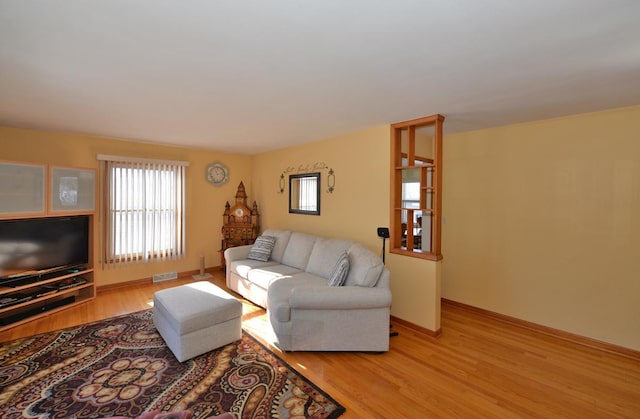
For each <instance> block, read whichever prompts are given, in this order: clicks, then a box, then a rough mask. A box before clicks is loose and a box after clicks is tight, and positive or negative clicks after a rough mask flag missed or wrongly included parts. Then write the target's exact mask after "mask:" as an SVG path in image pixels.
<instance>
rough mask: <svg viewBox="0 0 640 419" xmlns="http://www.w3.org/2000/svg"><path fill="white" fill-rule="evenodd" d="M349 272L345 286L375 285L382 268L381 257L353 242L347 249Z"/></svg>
mask: <svg viewBox="0 0 640 419" xmlns="http://www.w3.org/2000/svg"><path fill="white" fill-rule="evenodd" d="M347 253H348V254H349V274H348V275H347V280H346V281H345V285H346V286H359V287H375V286H376V284H377V283H378V279H379V278H380V274H381V273H382V270H383V269H384V265H383V264H382V259H380V257H379V256H378V255H376V254H375V253H373V252H372V251H371V250H369V249H367V248H366V247H364V246H362V245H361V244H359V243H355V244H354V245H353V246H351V248H350V249H349V251H348V252H347Z"/></svg>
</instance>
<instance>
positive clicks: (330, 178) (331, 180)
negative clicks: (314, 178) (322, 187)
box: [327, 169, 336, 193]
mask: <svg viewBox="0 0 640 419" xmlns="http://www.w3.org/2000/svg"><path fill="white" fill-rule="evenodd" d="M327 186H328V189H327V192H329V193H333V190H334V189H335V186H336V175H335V172H334V171H333V169H329V174H328V175H327Z"/></svg>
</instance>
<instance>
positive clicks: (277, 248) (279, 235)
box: [262, 229, 291, 263]
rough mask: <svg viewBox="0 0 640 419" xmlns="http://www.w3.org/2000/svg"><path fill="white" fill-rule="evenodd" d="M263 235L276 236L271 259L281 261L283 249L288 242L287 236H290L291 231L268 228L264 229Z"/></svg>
mask: <svg viewBox="0 0 640 419" xmlns="http://www.w3.org/2000/svg"><path fill="white" fill-rule="evenodd" d="M262 235H263V236H272V237H275V238H276V243H275V245H274V247H273V250H272V251H271V259H270V260H273V261H275V262H278V263H282V257H283V256H284V251H285V249H286V248H287V244H288V243H289V237H291V232H290V231H287V230H274V229H269V230H265V231H264V232H263V233H262Z"/></svg>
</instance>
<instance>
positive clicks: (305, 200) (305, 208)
mask: <svg viewBox="0 0 640 419" xmlns="http://www.w3.org/2000/svg"><path fill="white" fill-rule="evenodd" d="M289 213H291V214H307V215H320V172H317V173H302V174H297V175H289Z"/></svg>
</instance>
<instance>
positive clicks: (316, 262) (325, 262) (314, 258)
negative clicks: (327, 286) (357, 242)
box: [305, 237, 353, 279]
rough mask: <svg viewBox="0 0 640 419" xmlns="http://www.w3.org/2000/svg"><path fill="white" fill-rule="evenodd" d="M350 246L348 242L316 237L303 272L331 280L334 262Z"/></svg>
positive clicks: (351, 243) (350, 243)
mask: <svg viewBox="0 0 640 419" xmlns="http://www.w3.org/2000/svg"><path fill="white" fill-rule="evenodd" d="M352 245H353V242H352V241H349V240H339V239H324V238H322V237H317V238H316V242H315V244H314V245H313V250H312V251H311V255H310V256H309V263H308V264H307V267H306V269H305V271H307V272H309V273H312V274H314V275H318V276H321V277H322V278H325V279H329V278H331V274H332V273H333V269H334V268H335V266H336V262H337V261H338V259H340V256H341V255H342V254H343V253H344V252H346V251H347V250H349V248H350V247H351V246H352Z"/></svg>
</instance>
